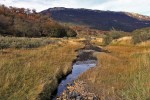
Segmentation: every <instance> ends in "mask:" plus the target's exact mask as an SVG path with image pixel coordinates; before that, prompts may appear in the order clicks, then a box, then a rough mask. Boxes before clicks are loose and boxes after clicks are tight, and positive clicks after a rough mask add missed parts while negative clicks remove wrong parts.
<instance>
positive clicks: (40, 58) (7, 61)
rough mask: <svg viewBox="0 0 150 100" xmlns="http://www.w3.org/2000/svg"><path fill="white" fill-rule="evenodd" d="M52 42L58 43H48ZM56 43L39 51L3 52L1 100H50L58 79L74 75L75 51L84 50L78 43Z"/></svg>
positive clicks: (59, 41) (0, 61) (0, 55)
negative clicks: (70, 73) (72, 70)
mask: <svg viewBox="0 0 150 100" xmlns="http://www.w3.org/2000/svg"><path fill="white" fill-rule="evenodd" d="M7 39H8V38H7ZM3 40H4V39H3ZM8 40H9V41H10V40H12V39H10V38H9V39H8ZM8 40H7V41H8ZM35 40H36V41H39V40H38V39H35ZM51 40H52V41H54V40H55V39H49V40H47V41H51ZM56 40H57V42H56V43H53V44H47V45H45V44H44V45H42V46H40V47H39V46H38V48H31V49H29V48H28V49H26V48H21V49H18V48H15V47H14V48H11V46H10V47H9V48H3V49H1V50H0V100H35V99H47V98H49V96H50V95H51V93H52V92H53V91H54V90H55V89H56V87H57V84H58V79H59V78H61V77H62V76H63V75H66V74H67V73H68V72H70V71H71V69H72V61H73V60H74V59H75V58H76V56H77V52H75V51H76V50H77V49H79V48H81V47H83V44H82V43H80V42H79V41H77V40H73V39H71V40H70V39H68V40H67V39H66V40H62V39H60V40H58V39H56ZM18 41H23V40H21V39H19V40H18ZM41 42H42V41H41ZM1 43H2V42H1ZM17 43H19V42H17ZM24 43H25V42H23V44H22V45H24ZM34 43H37V42H34ZM34 43H33V44H34ZM29 44H30V43H29ZM1 45H2V44H1Z"/></svg>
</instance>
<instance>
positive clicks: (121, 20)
mask: <svg viewBox="0 0 150 100" xmlns="http://www.w3.org/2000/svg"><path fill="white" fill-rule="evenodd" d="M41 13H42V14H44V15H50V16H51V17H52V18H53V19H55V20H57V21H60V22H65V23H74V24H77V25H86V26H90V27H92V28H96V29H100V30H105V31H108V30H110V29H112V28H115V29H117V30H122V31H127V32H130V31H133V30H135V29H139V28H144V27H149V26H150V17H148V16H143V15H139V14H133V13H127V12H113V11H100V10H90V9H73V8H63V7H55V8H49V9H47V10H44V11H42V12H41Z"/></svg>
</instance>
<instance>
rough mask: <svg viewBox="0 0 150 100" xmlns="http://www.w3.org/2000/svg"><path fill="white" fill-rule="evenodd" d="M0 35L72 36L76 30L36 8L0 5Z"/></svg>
mask: <svg viewBox="0 0 150 100" xmlns="http://www.w3.org/2000/svg"><path fill="white" fill-rule="evenodd" d="M0 35H5V36H7V35H11V36H19V37H45V36H50V37H64V36H68V37H72V36H76V32H75V31H73V30H72V29H70V28H68V27H65V26H62V25H60V24H59V23H57V22H56V21H54V20H52V19H51V18H50V17H48V16H45V15H41V14H38V13H37V12H36V10H34V9H33V10H30V9H24V8H15V7H6V6H4V5H0Z"/></svg>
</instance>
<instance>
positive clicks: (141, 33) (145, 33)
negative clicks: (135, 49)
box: [133, 28, 150, 44]
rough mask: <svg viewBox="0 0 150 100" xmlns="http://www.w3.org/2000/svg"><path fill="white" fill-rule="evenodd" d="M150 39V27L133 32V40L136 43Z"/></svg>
mask: <svg viewBox="0 0 150 100" xmlns="http://www.w3.org/2000/svg"><path fill="white" fill-rule="evenodd" d="M147 40H150V28H144V29H139V30H136V31H134V32H133V41H134V43H135V44H137V43H140V42H144V41H147Z"/></svg>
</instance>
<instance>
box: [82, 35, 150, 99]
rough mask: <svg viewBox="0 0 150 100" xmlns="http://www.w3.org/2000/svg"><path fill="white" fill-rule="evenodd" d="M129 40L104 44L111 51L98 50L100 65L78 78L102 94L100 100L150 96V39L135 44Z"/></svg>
mask: <svg viewBox="0 0 150 100" xmlns="http://www.w3.org/2000/svg"><path fill="white" fill-rule="evenodd" d="M127 40H131V39H129V38H127V39H125V38H124V39H122V42H118V41H121V39H119V40H116V41H117V42H114V41H113V43H112V44H110V45H108V46H106V47H103V49H106V50H108V51H109V52H110V53H105V52H101V53H96V56H97V58H98V62H99V63H98V64H97V66H96V67H95V68H92V69H90V70H89V71H87V72H86V73H84V74H82V75H81V76H80V78H79V80H84V81H86V82H87V83H88V85H89V88H88V90H89V91H91V92H94V93H96V94H97V95H99V97H100V98H101V100H149V99H150V74H149V72H150V47H149V42H148V41H147V42H145V43H140V44H137V45H133V44H132V43H129V41H127ZM126 41H127V42H126ZM119 43H121V44H119ZM125 43H126V45H125Z"/></svg>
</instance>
